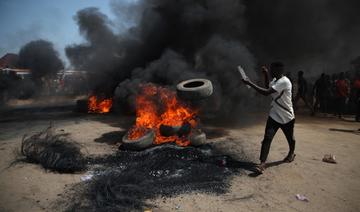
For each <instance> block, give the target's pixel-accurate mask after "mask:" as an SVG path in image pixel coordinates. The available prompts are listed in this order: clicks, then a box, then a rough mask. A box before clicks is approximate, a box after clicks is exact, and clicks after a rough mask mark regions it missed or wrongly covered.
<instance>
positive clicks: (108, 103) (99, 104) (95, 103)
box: [88, 95, 112, 113]
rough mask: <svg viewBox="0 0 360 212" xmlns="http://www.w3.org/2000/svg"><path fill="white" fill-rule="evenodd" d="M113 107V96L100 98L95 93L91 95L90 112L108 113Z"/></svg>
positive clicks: (89, 101)
mask: <svg viewBox="0 0 360 212" xmlns="http://www.w3.org/2000/svg"><path fill="white" fill-rule="evenodd" d="M111 107H112V99H111V98H108V99H106V98H98V97H97V96H95V95H92V96H90V97H89V100H88V113H108V112H110V109H111Z"/></svg>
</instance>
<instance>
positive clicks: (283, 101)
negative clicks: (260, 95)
mask: <svg viewBox="0 0 360 212" xmlns="http://www.w3.org/2000/svg"><path fill="white" fill-rule="evenodd" d="M269 86H270V87H271V88H273V89H274V90H275V91H276V92H274V93H272V94H271V97H272V99H273V100H272V102H271V109H270V114H269V116H270V117H271V118H272V119H274V120H275V121H276V122H278V123H280V124H286V123H288V122H289V121H291V120H293V119H294V118H295V115H294V109H293V105H292V98H291V95H292V94H291V88H292V85H291V82H290V80H289V79H288V78H287V77H286V76H283V77H281V78H280V79H278V80H276V79H275V78H274V79H273V80H272V81H271V82H270V84H269Z"/></svg>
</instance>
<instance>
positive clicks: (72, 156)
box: [21, 125, 86, 173]
mask: <svg viewBox="0 0 360 212" xmlns="http://www.w3.org/2000/svg"><path fill="white" fill-rule="evenodd" d="M21 154H22V155H23V156H25V161H27V162H30V163H38V164H41V165H42V166H43V167H44V168H45V169H49V170H52V171H57V172H61V173H73V172H77V171H82V170H85V168H86V165H85V159H84V156H83V154H82V153H81V151H80V145H79V144H77V143H76V142H75V141H72V140H71V139H70V138H69V137H68V134H65V133H61V134H55V133H54V129H53V128H52V126H51V125H50V126H49V127H48V128H47V129H46V130H44V131H42V132H39V133H36V134H34V135H32V136H30V137H27V136H26V135H25V136H24V137H23V139H22V143H21Z"/></svg>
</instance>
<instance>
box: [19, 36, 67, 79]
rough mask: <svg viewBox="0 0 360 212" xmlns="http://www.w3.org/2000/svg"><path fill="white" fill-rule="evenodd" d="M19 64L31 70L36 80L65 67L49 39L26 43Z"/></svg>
mask: <svg viewBox="0 0 360 212" xmlns="http://www.w3.org/2000/svg"><path fill="white" fill-rule="evenodd" d="M18 63H19V66H20V67H22V68H28V69H30V70H31V73H32V78H33V80H34V81H35V82H37V83H41V78H42V77H48V76H52V75H55V74H56V73H57V72H58V71H59V70H61V69H63V68H64V65H63V62H62V61H61V59H60V58H59V55H58V52H57V51H56V50H55V49H54V46H53V44H52V43H50V42H49V41H45V40H36V41H31V42H29V43H27V44H25V45H24V46H23V47H22V48H21V49H20V52H19V61H18Z"/></svg>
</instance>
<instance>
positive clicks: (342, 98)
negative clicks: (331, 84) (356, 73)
mask: <svg viewBox="0 0 360 212" xmlns="http://www.w3.org/2000/svg"><path fill="white" fill-rule="evenodd" d="M335 87H336V115H338V116H339V118H341V117H342V115H343V114H344V112H345V106H346V100H347V98H348V97H349V91H350V86H349V84H348V81H347V80H346V79H345V73H344V72H341V73H340V75H339V79H338V80H336V82H335Z"/></svg>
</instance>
